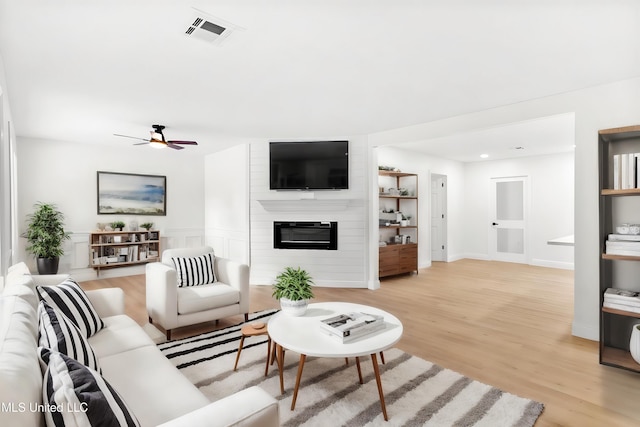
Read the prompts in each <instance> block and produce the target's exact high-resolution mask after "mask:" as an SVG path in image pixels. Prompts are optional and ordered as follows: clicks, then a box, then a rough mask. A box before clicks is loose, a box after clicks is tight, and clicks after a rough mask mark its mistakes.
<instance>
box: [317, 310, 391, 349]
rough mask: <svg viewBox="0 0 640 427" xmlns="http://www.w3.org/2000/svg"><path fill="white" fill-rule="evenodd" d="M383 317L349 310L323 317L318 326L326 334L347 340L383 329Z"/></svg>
mask: <svg viewBox="0 0 640 427" xmlns="http://www.w3.org/2000/svg"><path fill="white" fill-rule="evenodd" d="M384 327H385V324H384V317H383V316H381V315H378V314H368V313H359V312H350V313H344V314H339V315H337V316H333V317H330V318H328V319H324V320H322V321H321V322H320V328H321V329H322V330H323V331H324V332H325V333H327V334H328V335H330V336H332V337H334V338H336V339H338V340H341V341H342V342H348V341H351V340H354V339H356V338H359V337H361V336H364V335H368V334H371V333H373V332H376V331H379V330H381V329H384Z"/></svg>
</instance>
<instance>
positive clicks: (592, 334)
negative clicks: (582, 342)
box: [571, 321, 600, 341]
mask: <svg viewBox="0 0 640 427" xmlns="http://www.w3.org/2000/svg"><path fill="white" fill-rule="evenodd" d="M571 335H573V336H576V337H580V338H584V339H587V340H591V341H598V340H599V339H600V338H599V337H600V333H599V332H598V327H597V326H589V325H585V324H580V323H576V322H575V321H574V322H573V324H572V325H571Z"/></svg>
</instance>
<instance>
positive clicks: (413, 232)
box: [378, 170, 418, 277]
mask: <svg viewBox="0 0 640 427" xmlns="http://www.w3.org/2000/svg"><path fill="white" fill-rule="evenodd" d="M378 186H379V189H380V191H379V198H380V203H379V205H380V214H379V228H380V243H379V246H380V247H379V251H378V276H379V277H386V276H391V275H395V274H401V273H410V272H414V271H415V272H416V273H417V272H418V175H417V174H414V173H405V172H396V171H388V170H380V171H378Z"/></svg>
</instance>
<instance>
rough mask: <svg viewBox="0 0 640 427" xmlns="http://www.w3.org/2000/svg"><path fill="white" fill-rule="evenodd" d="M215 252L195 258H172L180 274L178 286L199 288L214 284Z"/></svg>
mask: <svg viewBox="0 0 640 427" xmlns="http://www.w3.org/2000/svg"><path fill="white" fill-rule="evenodd" d="M214 258H215V257H214V255H213V252H209V253H207V254H204V255H200V256H195V257H172V258H171V261H172V262H173V265H174V267H175V269H176V271H177V273H178V286H180V287H185V286H199V285H206V284H209V283H214V282H215V281H216V276H215V274H214V269H213V262H214Z"/></svg>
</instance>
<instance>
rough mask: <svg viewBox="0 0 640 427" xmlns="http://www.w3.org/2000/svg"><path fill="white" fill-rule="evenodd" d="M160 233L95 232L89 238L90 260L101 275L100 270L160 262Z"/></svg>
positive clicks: (152, 231) (144, 231)
mask: <svg viewBox="0 0 640 427" xmlns="http://www.w3.org/2000/svg"><path fill="white" fill-rule="evenodd" d="M159 257H160V232H159V231H157V230H149V231H146V230H140V231H94V232H92V233H91V234H90V236H89V260H90V262H91V266H92V267H93V268H94V269H95V270H96V272H97V274H98V275H100V270H102V269H105V268H114V267H127V266H131V265H137V264H146V263H148V262H155V261H158V260H159Z"/></svg>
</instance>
